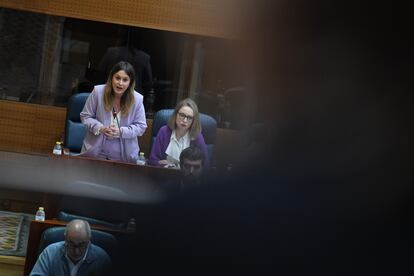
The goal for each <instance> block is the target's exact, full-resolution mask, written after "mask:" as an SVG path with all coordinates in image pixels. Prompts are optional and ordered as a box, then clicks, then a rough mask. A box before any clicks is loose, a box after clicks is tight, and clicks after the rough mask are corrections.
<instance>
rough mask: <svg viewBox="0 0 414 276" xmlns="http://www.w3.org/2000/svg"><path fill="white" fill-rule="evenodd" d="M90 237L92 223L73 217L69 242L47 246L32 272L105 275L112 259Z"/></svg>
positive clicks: (67, 234) (33, 274)
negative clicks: (90, 224)
mask: <svg viewBox="0 0 414 276" xmlns="http://www.w3.org/2000/svg"><path fill="white" fill-rule="evenodd" d="M90 240H91V228H90V226H89V223H88V222H87V221H84V220H80V219H75V220H72V221H71V222H69V223H68V224H67V226H66V230H65V241H60V242H56V243H53V244H50V245H49V246H47V247H46V248H45V249H44V250H43V252H42V253H41V254H40V256H39V258H38V260H37V262H36V264H35V266H34V267H33V270H32V272H31V273H30V275H31V276H40V275H68V276H69V275H70V276H82V275H105V273H106V272H107V271H109V266H110V258H109V256H108V254H107V253H106V252H105V251H104V250H103V249H102V248H100V247H98V246H96V245H94V244H92V243H91V242H90Z"/></svg>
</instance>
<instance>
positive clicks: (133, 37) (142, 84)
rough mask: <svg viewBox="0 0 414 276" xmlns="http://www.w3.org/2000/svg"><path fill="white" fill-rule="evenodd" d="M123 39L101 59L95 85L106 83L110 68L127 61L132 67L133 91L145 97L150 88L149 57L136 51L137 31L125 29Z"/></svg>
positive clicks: (138, 38)
mask: <svg viewBox="0 0 414 276" xmlns="http://www.w3.org/2000/svg"><path fill="white" fill-rule="evenodd" d="M126 28H127V29H126V30H125V31H124V32H125V33H124V35H123V37H124V39H123V40H122V41H121V42H120V44H121V45H119V46H115V47H110V48H108V49H107V50H106V52H105V54H104V56H103V57H102V59H101V61H100V63H99V65H98V69H97V77H96V81H95V82H96V83H106V78H107V76H109V73H110V70H111V69H112V67H113V66H114V65H115V64H116V63H118V62H119V61H127V62H129V63H131V64H132V66H134V69H135V75H136V81H135V90H136V91H138V92H139V93H141V94H143V95H146V94H147V93H148V92H149V91H150V90H151V88H152V69H151V62H150V59H151V57H150V56H149V55H148V54H147V53H145V52H144V51H142V50H139V49H138V45H139V43H140V39H142V38H141V37H140V35H139V31H138V30H137V29H135V28H132V27H126Z"/></svg>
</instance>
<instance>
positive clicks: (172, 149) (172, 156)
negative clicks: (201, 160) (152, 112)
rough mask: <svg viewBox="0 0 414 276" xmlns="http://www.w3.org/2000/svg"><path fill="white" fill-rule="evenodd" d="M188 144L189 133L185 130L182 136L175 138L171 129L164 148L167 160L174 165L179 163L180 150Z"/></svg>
mask: <svg viewBox="0 0 414 276" xmlns="http://www.w3.org/2000/svg"><path fill="white" fill-rule="evenodd" d="M189 146H190V133H189V132H188V131H187V133H186V134H185V135H184V136H183V137H181V138H180V139H177V137H176V135H175V130H173V132H172V134H171V138H170V143H169V144H168V147H167V149H166V150H165V153H166V154H167V160H168V161H170V162H172V163H174V164H176V165H179V164H180V154H181V152H182V151H183V150H184V149H186V148H188V147H189Z"/></svg>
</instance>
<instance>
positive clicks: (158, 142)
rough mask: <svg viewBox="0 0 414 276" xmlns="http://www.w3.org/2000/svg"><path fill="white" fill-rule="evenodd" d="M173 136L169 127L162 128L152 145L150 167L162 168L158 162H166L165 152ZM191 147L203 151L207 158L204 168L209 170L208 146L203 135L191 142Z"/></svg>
mask: <svg viewBox="0 0 414 276" xmlns="http://www.w3.org/2000/svg"><path fill="white" fill-rule="evenodd" d="M171 135H172V130H171V129H170V128H169V127H168V126H167V125H164V126H162V127H161V128H160V130H158V133H157V137H156V138H155V142H154V144H153V145H152V149H151V154H150V158H149V160H148V164H149V165H152V166H160V164H159V163H158V161H160V160H165V159H166V158H167V154H166V153H165V151H166V150H167V147H168V144H169V143H170V139H171ZM190 145H191V146H197V147H199V148H200V149H201V150H202V151H203V153H204V157H205V158H204V168H209V160H208V151H207V145H206V143H205V142H204V137H203V135H202V134H201V133H200V134H198V135H197V137H196V139H195V140H191V142H190Z"/></svg>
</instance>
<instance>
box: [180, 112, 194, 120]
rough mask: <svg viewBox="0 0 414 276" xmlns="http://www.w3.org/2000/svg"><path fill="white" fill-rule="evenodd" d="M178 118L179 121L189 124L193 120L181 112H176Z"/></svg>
mask: <svg viewBox="0 0 414 276" xmlns="http://www.w3.org/2000/svg"><path fill="white" fill-rule="evenodd" d="M178 118H180V120H183V121H184V119H187V121H189V122H191V121H193V119H194V118H193V117H192V116H188V115H185V114H184V113H181V112H178Z"/></svg>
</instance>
